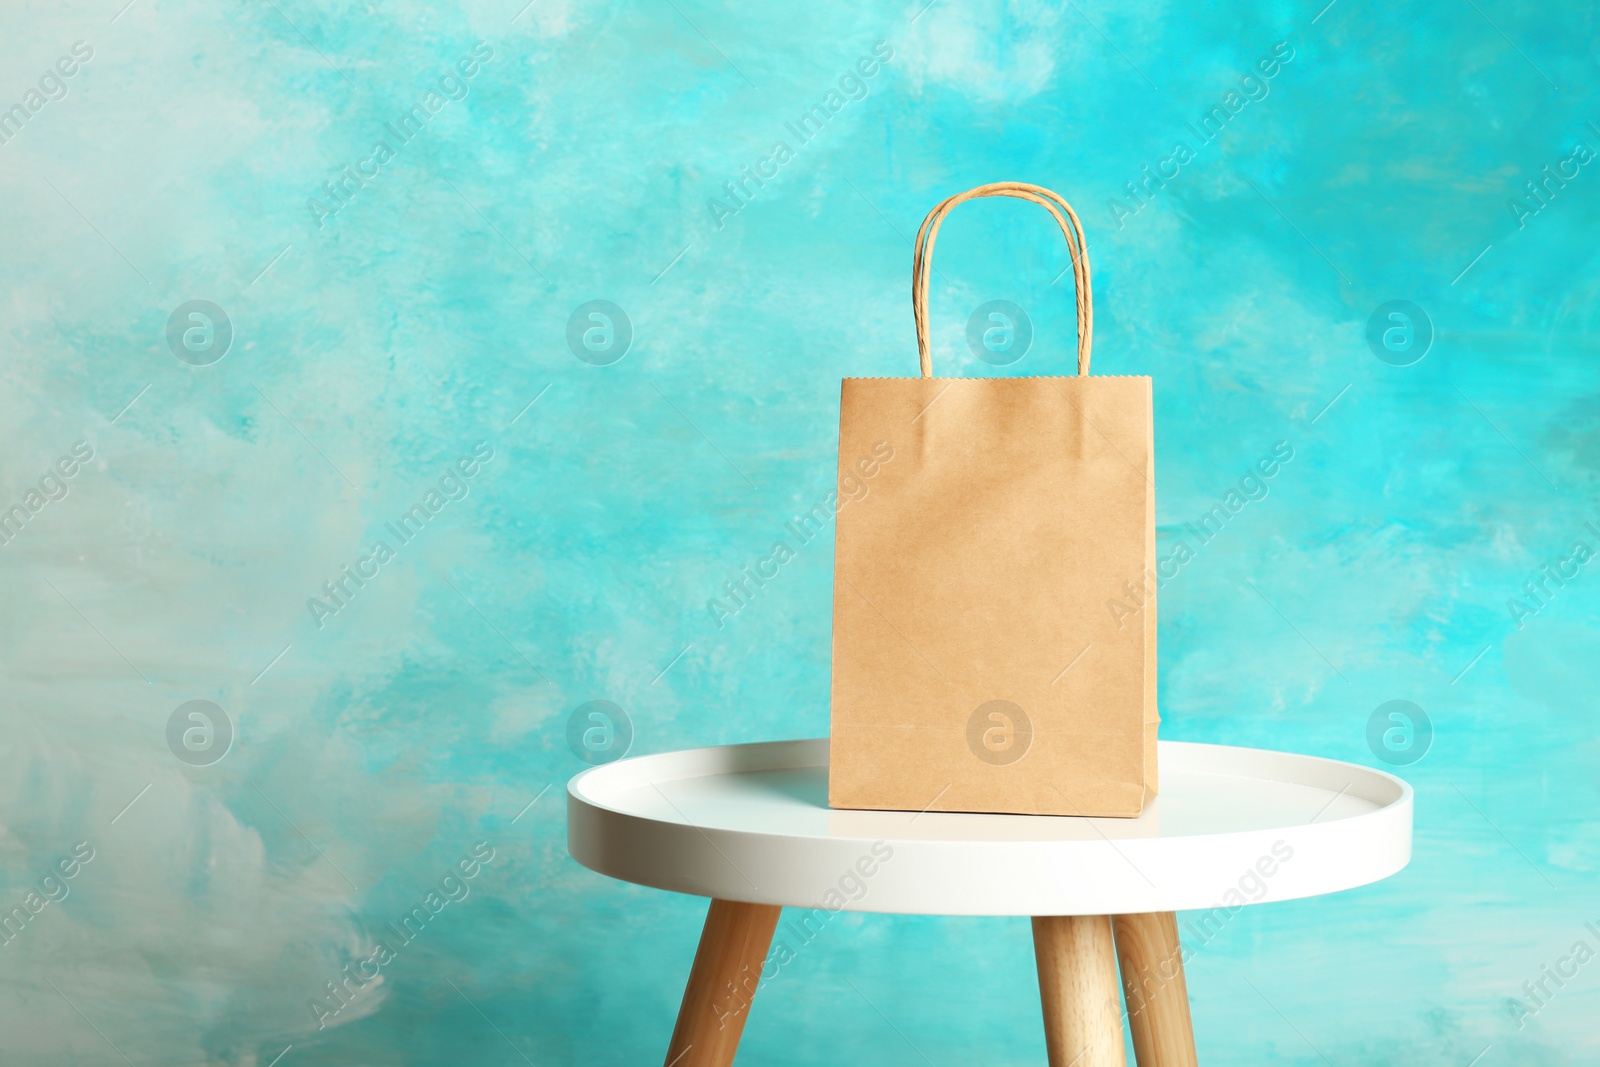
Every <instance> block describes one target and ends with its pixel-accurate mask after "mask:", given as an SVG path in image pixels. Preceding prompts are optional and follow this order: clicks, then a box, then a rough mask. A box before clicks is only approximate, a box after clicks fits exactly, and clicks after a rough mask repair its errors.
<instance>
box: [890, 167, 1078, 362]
mask: <svg viewBox="0 0 1600 1067" xmlns="http://www.w3.org/2000/svg"><path fill="white" fill-rule="evenodd" d="M984 196H1012V197H1016V198H1017V199H1018V200H1031V201H1033V202H1034V203H1035V204H1039V205H1041V206H1042V207H1044V209H1045V210H1046V211H1048V212H1050V214H1051V215H1052V216H1053V217H1054V218H1055V220H1056V223H1057V225H1059V226H1060V227H1061V235H1062V236H1063V237H1065V238H1066V239H1067V255H1068V256H1069V257H1070V258H1071V259H1072V279H1073V283H1074V287H1075V289H1076V290H1077V300H1078V373H1079V374H1088V373H1089V350H1090V346H1091V344H1092V343H1093V341H1094V293H1093V291H1092V290H1091V289H1090V286H1089V245H1088V242H1087V241H1086V240H1085V239H1084V236H1083V225H1082V223H1080V222H1079V221H1078V216H1077V213H1076V212H1074V211H1073V210H1072V207H1071V205H1069V204H1068V203H1067V202H1066V201H1065V200H1063V199H1061V197H1060V196H1057V195H1056V194H1055V193H1052V192H1051V191H1050V190H1049V189H1046V188H1044V187H1042V186H1038V185H1028V184H1026V183H1024V182H993V183H991V184H989V185H980V186H978V187H977V188H976V189H968V190H967V191H966V192H964V193H957V194H956V195H955V196H952V197H950V198H949V199H947V200H945V201H944V202H943V203H941V204H940V205H939V206H938V207H936V208H934V209H933V210H932V211H930V212H928V217H927V218H925V219H923V220H922V228H921V229H920V230H918V231H917V243H916V254H915V256H914V258H913V260H912V266H911V312H912V314H913V315H914V316H915V317H916V320H917V352H918V354H919V355H920V356H921V358H922V376H923V377H924V378H931V377H933V351H932V348H931V347H930V345H929V342H928V275H929V273H930V271H931V270H932V267H933V242H934V240H935V238H937V237H938V236H939V225H940V223H942V222H943V221H944V217H945V216H946V215H948V214H949V213H950V209H951V208H953V207H955V206H956V205H957V204H959V203H961V202H962V201H963V200H976V199H978V198H979V197H984Z"/></svg>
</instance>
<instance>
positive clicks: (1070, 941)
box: [1033, 915, 1127, 1067]
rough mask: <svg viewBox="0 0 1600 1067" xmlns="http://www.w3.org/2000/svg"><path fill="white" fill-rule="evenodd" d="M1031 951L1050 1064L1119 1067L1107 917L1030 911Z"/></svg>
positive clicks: (1118, 1007)
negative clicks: (1042, 1010) (1035, 962)
mask: <svg viewBox="0 0 1600 1067" xmlns="http://www.w3.org/2000/svg"><path fill="white" fill-rule="evenodd" d="M1033 953H1034V957H1035V959H1036V960H1037V961H1038V964H1039V999H1040V1001H1041V1002H1042V1003H1043V1005H1044V1040H1045V1047H1046V1048H1047V1049H1048V1050H1049V1052H1050V1067H1125V1064H1126V1063H1127V1060H1126V1058H1125V1057H1124V1056H1123V1054H1122V997H1121V995H1120V994H1121V991H1120V990H1119V989H1118V988H1117V954H1116V949H1115V948H1114V947H1113V942H1112V937H1111V919H1110V917H1109V916H1105V915H1036V916H1034V919H1033Z"/></svg>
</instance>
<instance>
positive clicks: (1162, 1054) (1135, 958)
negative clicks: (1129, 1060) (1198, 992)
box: [1112, 911, 1198, 1067]
mask: <svg viewBox="0 0 1600 1067" xmlns="http://www.w3.org/2000/svg"><path fill="white" fill-rule="evenodd" d="M1112 926H1113V927H1114V929H1115V932H1116V939H1117V955H1118V957H1120V958H1121V960H1122V985H1123V989H1124V990H1126V991H1127V995H1128V1029H1129V1030H1131V1031H1132V1032H1133V1051H1134V1057H1135V1059H1137V1060H1138V1063H1139V1067H1196V1064H1197V1063H1198V1060H1197V1059H1196V1057H1195V1051H1194V1025H1193V1023H1191V1021H1190V1019H1189V986H1188V984H1187V983H1186V982H1185V981H1184V978H1183V950H1182V948H1181V947H1180V946H1179V944H1178V917H1177V916H1176V915H1174V914H1173V913H1172V912H1170V911H1159V912H1152V913H1150V914H1148V915H1118V916H1117V917H1116V918H1115V919H1113V920H1112Z"/></svg>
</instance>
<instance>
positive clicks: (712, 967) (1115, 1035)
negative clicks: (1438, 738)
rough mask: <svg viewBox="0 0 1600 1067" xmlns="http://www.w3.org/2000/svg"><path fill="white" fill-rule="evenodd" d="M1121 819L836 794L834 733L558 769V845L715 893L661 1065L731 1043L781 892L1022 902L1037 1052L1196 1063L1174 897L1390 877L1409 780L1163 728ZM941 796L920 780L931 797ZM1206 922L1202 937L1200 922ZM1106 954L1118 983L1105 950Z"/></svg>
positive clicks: (1211, 919)
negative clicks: (831, 801) (894, 805)
mask: <svg viewBox="0 0 1600 1067" xmlns="http://www.w3.org/2000/svg"><path fill="white" fill-rule="evenodd" d="M1159 758H1160V776H1161V777H1160V786H1161V788H1160V792H1159V794H1158V796H1157V798H1156V800H1155V801H1154V803H1152V804H1151V805H1150V806H1149V807H1148V808H1147V809H1146V810H1145V813H1144V814H1143V815H1141V816H1140V817H1139V818H1137V819H1091V818H1074V817H1070V816H1049V815H976V814H960V813H948V812H934V811H925V812H916V811H904V812H899V811H846V810H838V809H832V808H829V807H828V804H827V795H828V788H827V777H828V742H827V740H826V739H818V740H809V741H776V742H768V743H763V744H753V745H724V746H719V747H716V748H700V749H690V750H687V751H683V752H667V753H662V754H660V755H653V756H639V757H635V758H633V759H624V760H619V761H617V762H614V763H608V764H604V765H602V766H599V767H594V768H591V769H589V770H587V771H584V772H583V773H581V774H579V775H578V776H577V777H575V778H573V779H572V781H571V782H570V783H569V784H568V786H567V847H568V850H569V851H570V852H571V853H572V857H573V858H574V859H576V860H577V861H578V862H579V863H582V864H583V865H584V866H586V867H588V868H590V869H591V870H594V871H597V872H599V873H600V874H604V875H608V876H610V877H613V878H618V879H621V880H623V881H628V882H635V883H638V884H640V885H648V886H654V887H656V888H658V889H667V890H671V891H673V892H678V893H692V894H695V895H698V896H706V897H711V898H712V902H711V907H710V910H709V911H708V913H707V916H706V925H705V929H704V931H703V932H702V934H701V939H700V947H699V950H698V951H697V952H696V955H695V961H694V964H693V966H692V968H691V970H690V976H689V982H688V987H687V989H686V990H685V993H684V1000H683V1006H682V1008H681V1009H680V1011H679V1015H678V1023H677V1027H676V1029H675V1031H674V1033H673V1037H672V1042H671V1044H670V1046H669V1048H668V1051H667V1059H666V1063H667V1064H668V1067H726V1065H727V1064H731V1063H732V1062H733V1056H734V1052H735V1051H736V1049H737V1047H738V1041H739V1036H740V1034H741V1033H742V1032H743V1029H744V1021H745V1018H746V1017H747V1015H748V1012H749V1007H750V1003H751V999H752V997H753V995H754V993H755V990H756V988H757V986H758V985H759V984H760V981H761V974H762V971H763V969H765V968H768V967H771V966H772V965H773V964H774V963H775V962H776V963H777V964H778V965H781V963H782V962H783V961H782V960H781V959H780V960H776V961H774V960H772V959H769V956H768V953H769V950H770V948H771V943H772V937H773V932H774V930H775V928H776V925H777V921H778V917H779V912H780V911H781V909H782V908H784V907H793V908H805V909H812V910H818V911H834V912H836V911H873V912H898V913H908V914H924V915H1027V916H1031V917H1032V918H1033V931H1034V947H1035V954H1036V957H1037V961H1038V966H1039V984H1040V994H1041V999H1042V1000H1043V1004H1044V1016H1045V1037H1046V1044H1047V1047H1048V1048H1049V1053H1050V1064H1051V1067H1068V1065H1072V1067H1110V1065H1121V1064H1123V1063H1124V1057H1123V1038H1122V1019H1123V1014H1124V1010H1123V993H1124V992H1125V993H1126V1002H1127V1003H1126V1017H1127V1019H1128V1025H1129V1029H1130V1030H1131V1031H1132V1034H1133V1042H1134V1049H1135V1053H1136V1057H1137V1061H1138V1064H1139V1067H1180V1065H1181V1067H1192V1065H1193V1064H1194V1063H1195V1052H1194V1037H1193V1032H1192V1030H1191V1027H1190V1021H1189V1002H1188V992H1187V988H1186V986H1185V982H1184V974H1183V950H1182V948H1181V947H1180V945H1179V941H1178V930H1177V920H1176V917H1175V916H1174V914H1173V913H1174V912H1175V911H1180V910H1181V911H1191V910H1198V911H1200V912H1201V914H1200V915H1199V916H1198V917H1196V919H1194V920H1193V921H1192V922H1191V927H1192V928H1195V929H1199V930H1201V931H1208V930H1215V929H1219V928H1220V926H1221V925H1222V924H1223V923H1225V922H1227V921H1228V919H1229V917H1231V916H1232V915H1233V914H1234V913H1235V912H1236V911H1237V910H1238V909H1239V908H1241V907H1244V906H1245V905H1247V904H1260V903H1266V902H1269V901H1277V900H1292V899H1294V898H1296V897H1306V896H1314V895H1317V894H1321V893H1333V892H1337V891H1338V890H1341V889H1349V888H1352V887H1354V886H1359V885H1365V884H1367V883H1369V882H1374V881H1377V880H1379V879H1381V878H1385V877H1387V876H1389V875H1391V874H1393V873H1395V872H1396V871H1398V870H1400V869H1401V868H1402V867H1404V866H1405V865H1406V863H1407V861H1408V860H1409V859H1410V857H1411V808H1412V800H1411V788H1410V787H1409V786H1408V785H1406V784H1405V783H1404V782H1402V781H1401V780H1400V779H1398V778H1396V777H1394V776H1393V775H1390V774H1385V773H1383V772H1382V771H1377V770H1373V769H1371V768H1368V767H1361V766H1358V765H1356V764H1352V763H1343V762H1340V761H1337V760H1328V759H1319V758H1316V757H1312V756H1301V755H1295V754H1291V753H1286V752H1268V751H1264V750H1261V749H1248V748H1234V747H1230V746H1225V745H1203V744H1190V743H1186V742H1178V741H1162V742H1161V743H1160V757H1159ZM935 802H936V798H934V797H930V798H929V807H932V806H933V804H934V803H935ZM1205 936H1209V933H1208V934H1206V935H1205ZM1119 960H1120V964H1121V988H1119V983H1118V963H1119Z"/></svg>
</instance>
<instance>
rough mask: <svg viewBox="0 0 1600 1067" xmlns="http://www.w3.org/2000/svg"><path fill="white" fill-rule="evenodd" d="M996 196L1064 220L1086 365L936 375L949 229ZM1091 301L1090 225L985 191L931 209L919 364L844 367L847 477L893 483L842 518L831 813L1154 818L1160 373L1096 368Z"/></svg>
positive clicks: (917, 288)
mask: <svg viewBox="0 0 1600 1067" xmlns="http://www.w3.org/2000/svg"><path fill="white" fill-rule="evenodd" d="M984 196H1010V197H1017V198H1019V199H1023V200H1029V201H1032V202H1034V203H1036V204H1040V205H1042V206H1043V207H1045V208H1046V209H1047V210H1048V211H1049V212H1050V214H1051V215H1052V216H1053V217H1054V218H1055V221H1056V222H1057V223H1058V224H1059V226H1060V227H1061V232H1062V234H1063V236H1065V237H1066V240H1067V250H1068V254H1069V255H1070V257H1071V259H1072V266H1073V276H1074V280H1075V282H1076V289H1077V301H1078V373H1077V375H1076V376H1075V377H1072V376H1068V377H1037V378H935V377H933V367H932V357H931V352H930V348H929V340H928V310H927V303H928V272H929V268H930V263H931V256H932V253H933V244H934V239H935V238H936V237H937V236H938V233H939V225H940V222H941V220H942V219H943V218H944V216H945V214H946V213H947V212H949V211H950V209H951V208H953V207H955V206H956V205H957V204H959V203H961V202H962V201H964V200H969V199H972V198H974V197H984ZM1092 299H1093V298H1092V295H1091V289H1090V284H1089V257H1088V249H1087V246H1086V244H1085V243H1084V237H1083V231H1082V227H1081V225H1080V224H1079V222H1078V217H1077V215H1076V214H1075V213H1074V212H1073V210H1072V208H1071V207H1069V206H1068V205H1067V203H1066V202H1065V201H1064V200H1062V199H1061V198H1060V197H1059V196H1057V195H1056V194H1054V193H1052V192H1050V191H1048V190H1046V189H1043V188H1040V187H1038V186H1033V185H1024V184H1020V183H998V184H993V185H984V186H980V187H979V188H976V189H973V190H971V191H969V192H965V193H961V194H958V195H956V196H952V197H950V198H949V199H948V200H946V201H944V202H943V203H942V204H940V205H939V206H938V207H936V208H934V209H933V211H931V212H930V213H929V214H928V217H927V219H926V220H925V221H924V222H923V224H922V229H921V230H920V231H919V232H918V235H917V245H916V252H915V258H914V265H913V279H912V307H913V313H914V315H915V318H916V325H917V345H918V348H919V350H920V354H921V359H922V376H921V377H920V378H847V379H845V380H844V383H843V390H842V393H841V397H840V407H839V474H840V478H841V481H843V480H845V479H846V478H847V477H851V476H854V475H855V474H856V473H857V472H858V471H859V470H860V469H861V467H860V464H861V463H862V462H863V461H874V462H873V466H874V467H875V468H876V476H875V477H874V478H873V481H872V492H871V493H870V495H868V496H867V497H866V498H865V499H862V500H860V501H859V502H853V503H852V504H851V506H850V507H848V508H844V509H841V510H840V511H839V514H838V525H837V534H836V536H837V541H836V557H835V575H834V608H833V693H832V697H833V701H832V716H831V717H832V741H831V747H830V764H829V773H828V800H829V803H830V804H832V805H833V806H834V807H840V808H876V809H904V810H911V811H929V810H931V811H969V812H1014V813H1023V814H1038V815H1094V816H1137V815H1139V814H1140V813H1141V812H1142V811H1143V810H1144V807H1145V805H1146V804H1147V803H1148V802H1149V801H1150V800H1151V799H1152V798H1153V797H1154V796H1155V793H1156V727H1157V723H1158V721H1159V716H1158V715H1157V713H1156V601H1155V573H1154V568H1155V485H1154V477H1155V464H1154V440H1153V431H1152V425H1151V392H1150V379H1149V378H1148V377H1134V376H1106V375H1099V376H1090V374H1089V358H1090V346H1091V342H1092V340H1093V331H1094V319H1093V306H1092ZM885 454H889V455H892V461H890V462H876V461H881V460H882V457H883V456H884V455H885ZM846 484H851V483H848V482H847V483H846Z"/></svg>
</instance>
